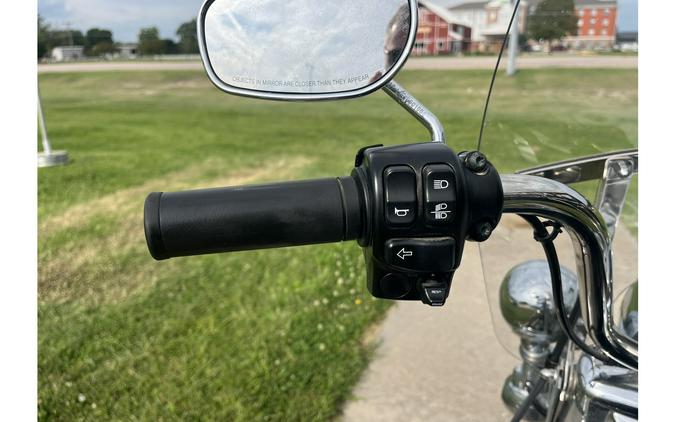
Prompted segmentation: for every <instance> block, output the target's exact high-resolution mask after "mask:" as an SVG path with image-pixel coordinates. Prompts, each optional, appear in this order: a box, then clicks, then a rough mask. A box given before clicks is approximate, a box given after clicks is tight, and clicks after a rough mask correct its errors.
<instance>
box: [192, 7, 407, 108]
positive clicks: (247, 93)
mask: <svg viewBox="0 0 675 422" xmlns="http://www.w3.org/2000/svg"><path fill="white" fill-rule="evenodd" d="M214 1H215V0H205V1H204V3H202V6H201V8H200V10H199V15H197V42H198V44H199V54H200V56H201V59H202V63H203V64H204V70H206V74H207V75H208V77H209V79H210V80H211V82H212V83H213V84H214V85H215V86H216V87H218V88H219V89H220V90H222V91H225V92H227V93H228V94H234V95H240V96H243V97H252V98H261V99H265V100H281V101H326V100H337V99H343V98H355V97H361V96H364V95H367V94H370V93H371V92H373V91H377V90H378V89H380V88H382V87H383V86H385V85H386V84H387V83H389V82H390V81H391V80H392V79H393V78H394V76H395V75H396V73H398V71H399V70H400V69H401V67H403V65H404V64H405V62H406V60H408V56H409V55H410V52H411V51H412V47H413V44H414V42H415V36H416V35H417V25H418V19H419V18H418V10H417V0H408V5H409V6H410V33H409V34H408V40H407V42H406V46H405V49H404V50H403V53H402V54H401V56H400V57H399V59H398V61H397V62H396V63H394V65H393V66H392V67H391V68H390V69H389V70H388V71H387V73H385V74H384V75H382V78H380V79H379V80H378V81H377V82H375V83H373V84H372V85H368V86H365V87H363V88H359V89H355V90H351V91H345V92H328V93H323V94H302V93H300V94H298V93H284V92H266V91H256V90H252V89H244V88H237V87H234V86H232V85H228V84H226V83H225V82H223V81H222V80H221V79H220V78H219V77H218V75H216V72H215V71H214V70H213V67H212V66H211V62H210V60H209V56H208V52H207V49H206V36H205V33H204V19H205V17H206V11H207V10H208V9H209V7H210V6H211V4H212V3H213V2H214ZM317 7H319V6H317Z"/></svg>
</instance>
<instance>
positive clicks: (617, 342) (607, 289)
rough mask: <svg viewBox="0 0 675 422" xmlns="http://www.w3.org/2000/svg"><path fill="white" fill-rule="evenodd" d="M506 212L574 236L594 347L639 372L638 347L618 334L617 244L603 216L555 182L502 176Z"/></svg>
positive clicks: (581, 292) (583, 308)
mask: <svg viewBox="0 0 675 422" xmlns="http://www.w3.org/2000/svg"><path fill="white" fill-rule="evenodd" d="M502 186H503V189H504V212H505V213H506V212H510V213H515V214H527V215H536V216H540V217H543V218H547V219H551V220H554V221H557V222H558V223H560V224H562V225H563V227H565V229H566V230H567V231H568V232H569V233H570V237H571V238H572V243H573V244H574V248H575V252H576V261H577V267H578V272H579V300H580V301H581V314H582V317H583V319H584V322H585V325H586V329H587V330H588V334H589V336H590V337H591V339H592V340H593V342H594V343H595V344H596V345H597V346H598V347H599V348H600V349H601V350H602V351H603V352H604V353H605V354H606V355H607V356H608V357H609V358H611V359H612V360H614V361H616V362H618V363H620V364H621V365H623V366H626V367H628V368H631V369H636V370H637V368H638V344H637V342H636V341H635V340H633V339H631V338H629V337H627V336H624V335H623V334H622V333H620V332H618V331H617V330H615V329H614V326H613V321H614V319H613V318H612V305H613V297H612V248H611V245H612V242H611V236H610V233H609V231H608V230H607V226H606V225H605V223H604V221H603V218H602V216H601V215H600V213H599V212H598V211H597V210H596V209H595V208H594V207H593V205H592V204H591V203H590V202H589V201H588V200H587V199H586V198H584V197H583V196H582V195H581V194H579V193H578V192H576V191H575V190H573V189H572V188H569V187H568V186H566V185H564V184H562V183H560V182H557V181H555V180H550V179H546V178H543V177H537V176H529V175H523V174H516V175H504V176H502Z"/></svg>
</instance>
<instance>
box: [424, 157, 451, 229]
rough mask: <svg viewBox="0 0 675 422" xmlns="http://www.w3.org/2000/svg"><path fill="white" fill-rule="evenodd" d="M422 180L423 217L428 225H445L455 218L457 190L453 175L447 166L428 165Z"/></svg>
mask: <svg viewBox="0 0 675 422" xmlns="http://www.w3.org/2000/svg"><path fill="white" fill-rule="evenodd" d="M422 176H423V178H424V217H425V219H426V221H427V223H429V224H433V225H445V224H448V223H450V222H452V220H454V218H455V213H456V212H457V190H456V187H455V174H454V172H453V171H452V168H451V167H450V166H449V165H447V164H429V165H428V166H426V167H424V170H423V171H422Z"/></svg>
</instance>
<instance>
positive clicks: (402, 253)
mask: <svg viewBox="0 0 675 422" xmlns="http://www.w3.org/2000/svg"><path fill="white" fill-rule="evenodd" d="M412 254H413V253H412V251H406V250H405V248H401V250H400V251H398V253H397V254H396V256H398V257H399V258H401V259H402V260H404V261H405V258H406V257H407V256H412Z"/></svg>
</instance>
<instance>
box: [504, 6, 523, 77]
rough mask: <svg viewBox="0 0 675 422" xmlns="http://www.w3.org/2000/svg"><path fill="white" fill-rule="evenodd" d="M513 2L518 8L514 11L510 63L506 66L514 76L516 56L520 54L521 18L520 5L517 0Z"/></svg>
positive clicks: (507, 72) (510, 40)
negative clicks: (519, 13)
mask: <svg viewBox="0 0 675 422" xmlns="http://www.w3.org/2000/svg"><path fill="white" fill-rule="evenodd" d="M511 3H512V4H513V7H516V10H514V11H513V24H512V25H511V34H510V39H509V63H508V67H507V68H506V74H507V75H509V76H513V75H515V74H516V71H517V70H518V69H516V56H517V55H518V30H519V27H520V25H519V19H518V12H519V10H518V9H520V7H518V5H517V3H516V2H515V0H512V1H511Z"/></svg>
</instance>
